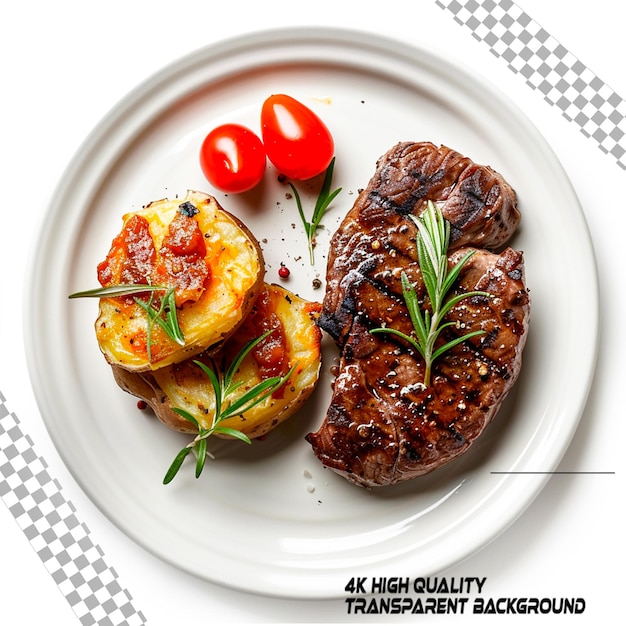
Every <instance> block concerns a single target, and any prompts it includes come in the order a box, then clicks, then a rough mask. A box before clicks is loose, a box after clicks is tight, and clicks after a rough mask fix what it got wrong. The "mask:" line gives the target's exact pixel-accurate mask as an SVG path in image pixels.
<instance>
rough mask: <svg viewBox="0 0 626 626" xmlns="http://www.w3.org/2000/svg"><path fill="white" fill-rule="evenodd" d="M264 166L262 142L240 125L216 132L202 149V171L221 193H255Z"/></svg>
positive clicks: (206, 138) (220, 128)
mask: <svg viewBox="0 0 626 626" xmlns="http://www.w3.org/2000/svg"><path fill="white" fill-rule="evenodd" d="M265 165H266V159H265V151H264V150H263V144H262V143H261V140H260V139H259V137H258V136H257V135H255V134H254V133H253V132H252V131H251V130H250V129H249V128H246V127H245V126H242V125H241V124H223V125H222V126H218V127H217V128H214V129H213V130H212V131H211V132H210V133H209V134H208V135H207V136H206V137H205V139H204V141H203V142H202V147H201V148H200V166H201V167H202V171H203V172H204V175H205V176H206V177H207V179H208V181H209V182H210V183H211V184H212V185H213V186H214V187H217V188H218V189H220V190H221V191H227V192H231V193H241V192H243V191H248V190H249V189H252V188H253V187H254V186H256V185H258V184H259V182H261V179H262V178H263V173H264V172H265Z"/></svg>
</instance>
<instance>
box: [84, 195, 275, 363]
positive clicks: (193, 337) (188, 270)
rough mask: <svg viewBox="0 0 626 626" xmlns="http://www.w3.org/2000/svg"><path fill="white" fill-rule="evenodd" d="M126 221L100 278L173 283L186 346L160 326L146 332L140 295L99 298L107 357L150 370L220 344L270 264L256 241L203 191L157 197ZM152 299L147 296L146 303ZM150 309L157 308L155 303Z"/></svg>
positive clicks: (107, 282) (116, 282)
mask: <svg viewBox="0 0 626 626" xmlns="http://www.w3.org/2000/svg"><path fill="white" fill-rule="evenodd" d="M122 219H123V226H122V230H121V232H120V233H119V235H118V236H117V237H116V238H115V239H114V240H113V243H112V245H111V249H110V251H109V254H108V255H107V257H106V259H105V261H103V262H102V263H100V265H99V266H98V279H99V281H100V283H101V284H102V285H103V286H114V285H119V284H135V283H137V284H147V283H149V284H150V285H152V286H158V285H164V286H167V287H170V288H171V287H174V288H175V301H176V309H177V319H178V324H179V326H180V329H181V331H182V333H183V335H184V345H179V343H177V342H176V341H174V340H172V339H171V338H170V337H168V335H167V334H166V332H165V331H164V330H163V329H162V328H161V327H160V326H159V325H158V324H157V323H154V324H152V325H151V326H150V331H149V332H148V328H149V325H148V315H147V312H146V311H145V310H143V309H142V308H141V307H140V306H139V305H138V304H137V303H136V301H135V297H134V296H123V297H122V296H117V297H106V298H101V299H100V305H99V307H100V308H99V315H98V318H97V320H96V324H95V327H96V336H97V339H98V344H99V346H100V349H101V351H102V352H103V354H104V356H105V358H106V359H107V361H108V362H109V363H110V364H111V365H112V366H115V367H120V368H123V369H126V370H129V371H131V372H144V371H150V370H156V369H159V368H162V367H165V366H168V365H170V364H172V363H176V362H179V361H182V360H184V359H186V358H188V357H190V356H192V355H195V354H199V353H200V352H203V351H206V350H216V349H217V348H219V346H220V345H221V344H222V343H223V342H224V341H225V340H226V339H227V338H228V337H229V336H230V335H231V334H232V333H233V332H234V331H235V330H236V329H237V327H238V326H239V324H240V323H241V322H242V320H243V319H244V318H245V317H246V315H247V314H248V312H249V311H250V309H251V308H252V305H253V303H254V302H255V300H256V298H257V295H258V293H259V291H260V289H261V288H262V286H263V278H264V275H265V265H264V261H263V256H262V252H261V249H260V246H259V243H258V241H257V240H256V239H255V238H254V236H253V235H252V234H251V233H250V231H249V230H248V229H247V228H246V226H245V225H244V224H242V223H241V222H240V221H239V220H238V219H237V218H236V217H234V216H233V215H231V214H230V213H228V212H227V211H226V210H224V209H223V208H222V207H221V206H220V205H219V204H218V202H217V201H216V200H215V198H213V197H211V196H209V195H206V194H203V193H200V192H197V191H189V192H188V193H187V195H186V196H185V198H184V199H182V200H180V199H176V200H168V199H164V200H159V201H156V202H152V203H151V204H149V205H148V206H146V207H145V208H143V209H141V210H139V211H136V212H133V213H128V214H126V215H124V216H123V218H122ZM151 293H152V294H155V293H157V292H151ZM148 296H149V294H147V293H144V294H143V296H142V297H143V298H144V301H148ZM162 296H163V292H162V293H161V294H157V298H158V297H162ZM152 298H153V301H154V298H155V296H154V295H152ZM156 302H157V305H158V299H157V301H156ZM150 306H153V307H154V308H155V309H156V305H154V304H152V302H151V304H150Z"/></svg>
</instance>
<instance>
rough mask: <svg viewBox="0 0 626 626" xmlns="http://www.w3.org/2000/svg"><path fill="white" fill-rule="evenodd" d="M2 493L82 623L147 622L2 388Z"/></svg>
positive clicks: (126, 625) (135, 625)
mask: <svg viewBox="0 0 626 626" xmlns="http://www.w3.org/2000/svg"><path fill="white" fill-rule="evenodd" d="M0 497H1V498H2V500H3V501H4V504H5V505H6V507H7V508H8V509H9V511H10V512H11V514H12V515H13V517H14V518H15V521H16V522H17V524H18V526H19V527H20V528H21V529H22V531H23V532H24V534H25V535H26V538H27V539H28V540H29V541H30V544H31V546H32V547H33V549H34V550H35V552H36V553H37V554H38V555H39V558H40V559H41V560H42V562H43V563H44V565H45V567H46V569H47V570H48V572H50V575H51V576H52V578H53V580H54V581H55V582H56V584H57V585H58V587H59V589H60V591H61V593H62V594H63V595H64V596H65V599H66V600H67V601H68V602H69V604H70V606H71V607H72V609H73V611H74V613H75V614H76V616H77V617H78V619H79V621H80V623H81V624H82V625H83V626H91V625H92V624H99V625H100V626H139V625H142V624H145V623H146V622H145V619H144V617H143V615H142V614H141V613H140V612H137V611H136V610H135V609H134V607H133V604H132V598H131V596H130V594H129V593H128V591H126V589H124V588H123V587H122V586H121V585H120V583H119V581H118V576H117V573H116V572H115V570H114V569H112V568H110V567H109V566H108V565H107V564H106V562H105V560H104V555H103V553H102V550H101V549H100V547H99V546H98V545H96V544H95V543H94V542H93V541H92V539H91V537H90V534H89V530H88V528H87V527H86V526H85V524H81V523H80V522H79V521H78V518H77V516H76V510H75V508H74V505H73V504H72V503H71V502H69V501H68V500H66V498H65V497H64V495H63V492H62V490H61V486H60V485H59V483H58V481H56V480H54V479H53V478H52V477H51V476H50V474H49V472H48V467H47V464H46V462H45V461H44V460H43V459H42V458H41V457H40V456H38V455H37V453H36V452H35V450H34V447H33V442H32V440H31V438H30V437H29V436H28V435H25V434H24V432H23V431H22V428H21V426H20V422H19V420H18V418H17V416H16V415H15V414H13V413H10V412H9V411H8V409H7V407H6V405H5V398H4V396H3V395H2V393H0Z"/></svg>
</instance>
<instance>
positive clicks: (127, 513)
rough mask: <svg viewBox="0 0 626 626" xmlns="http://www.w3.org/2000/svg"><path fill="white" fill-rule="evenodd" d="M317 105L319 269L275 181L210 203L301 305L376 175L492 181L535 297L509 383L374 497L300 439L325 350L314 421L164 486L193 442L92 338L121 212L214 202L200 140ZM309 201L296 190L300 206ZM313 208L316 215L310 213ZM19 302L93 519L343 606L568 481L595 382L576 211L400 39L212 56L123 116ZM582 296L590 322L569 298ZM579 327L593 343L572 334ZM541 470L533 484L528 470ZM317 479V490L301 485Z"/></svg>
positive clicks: (54, 214)
mask: <svg viewBox="0 0 626 626" xmlns="http://www.w3.org/2000/svg"><path fill="white" fill-rule="evenodd" d="M275 92H285V93H289V94H291V95H293V96H295V97H296V98H299V99H300V100H302V101H304V102H305V103H307V104H308V105H310V106H311V107H312V108H314V109H315V110H316V111H317V112H318V113H319V114H320V115H321V116H322V117H323V118H324V120H325V121H326V122H327V123H328V125H329V127H330V129H331V131H332V132H333V134H334V136H335V140H336V148H337V153H336V155H337V166H336V177H335V182H336V184H337V185H341V186H343V188H344V191H343V192H342V194H341V195H340V197H339V199H338V200H337V201H336V202H335V204H334V206H333V208H332V210H330V212H329V213H328V214H327V217H325V219H324V225H325V226H326V230H325V231H323V232H321V234H320V237H319V247H318V248H317V252H316V258H317V263H316V266H315V267H314V268H311V267H310V265H309V264H308V260H307V256H306V248H305V239H304V233H303V230H302V226H301V224H300V222H299V219H298V216H297V213H296V209H295V205H294V202H293V200H289V199H288V198H287V197H286V196H285V192H286V188H285V187H284V186H281V185H280V184H279V183H278V182H277V181H276V180H275V172H272V171H270V172H269V173H268V175H267V176H266V182H265V184H264V185H263V186H262V188H260V189H258V190H256V191H255V192H253V193H249V194H246V195H245V196H230V197H224V195H223V194H219V193H218V194H216V195H217V197H218V199H220V200H221V201H223V204H224V205H225V206H226V207H227V208H228V209H229V210H231V211H232V212H233V213H235V214H237V215H239V216H240V217H242V218H243V220H244V221H245V222H246V223H247V224H248V225H249V226H250V227H251V229H252V230H253V232H254V233H255V234H256V235H257V237H258V238H259V239H260V240H262V242H263V243H262V247H263V249H264V252H265V256H266V261H267V272H268V273H267V277H268V279H269V280H270V281H278V277H277V274H276V272H277V269H278V267H279V265H280V263H281V262H284V263H285V264H286V265H287V266H288V267H289V268H290V269H291V279H290V282H289V283H287V286H289V287H290V288H291V289H293V290H294V291H296V292H298V293H300V294H301V295H303V296H305V297H308V298H311V299H317V300H319V299H321V297H322V290H317V291H316V290H315V289H314V288H313V286H312V281H313V278H315V277H316V276H317V275H320V276H321V277H322V278H323V275H324V270H325V247H326V246H327V242H328V237H329V235H330V233H331V232H332V231H333V230H334V229H335V228H336V226H337V225H338V224H339V222H340V220H341V218H342V215H343V214H344V213H345V211H346V210H347V209H348V208H349V206H350V205H351V203H352V200H353V198H354V197H355V194H356V191H357V190H358V189H359V188H361V187H363V186H364V185H365V184H366V183H367V181H368V179H369V178H370V176H371V175H372V173H373V171H374V165H375V161H376V159H377V158H378V157H379V156H380V155H381V154H382V153H383V152H385V151H386V150H387V149H388V148H389V147H391V146H392V145H393V144H394V143H395V142H397V141H400V140H409V139H412V140H431V141H433V142H435V143H444V144H447V145H450V146H451V147H453V148H456V149H457V150H459V151H460V152H463V153H465V154H467V155H468V156H470V157H471V158H473V159H474V160H476V161H478V162H481V163H486V164H490V165H491V166H493V167H494V168H495V169H497V170H498V171H500V172H501V173H502V174H503V175H504V176H505V177H506V178H507V179H508V180H509V181H510V182H511V183H512V185H513V186H514V187H515V188H516V190H517V191H518V194H519V199H520V206H521V210H522V213H523V226H522V228H521V230H520V232H519V234H518V235H516V237H515V240H514V245H515V247H517V248H519V249H522V250H524V252H525V257H526V263H527V273H528V284H529V287H530V290H531V296H532V300H533V311H532V323H531V332H530V335H529V339H528V344H527V347H526V352H525V363H524V366H523V371H522V374H521V377H520V379H519V382H518V383H517V385H516V387H515V388H514V392H513V393H512V395H511V396H510V398H509V399H508V400H507V402H506V404H505V406H504V408H503V409H502V411H501V413H500V414H499V415H498V417H497V419H496V421H495V422H494V423H493V424H492V425H491V426H490V427H489V428H488V429H487V431H486V432H485V433H484V435H483V436H482V437H481V439H480V440H479V441H478V442H477V443H476V444H475V446H474V447H473V448H472V449H471V450H470V451H469V452H468V453H467V454H465V455H464V456H463V457H461V458H460V459H458V460H457V461H455V462H453V463H451V464H449V465H448V466H446V467H444V468H442V469H440V470H438V471H437V472H435V473H433V474H431V475H429V476H426V477H424V478H421V479H417V480H415V481H412V482H409V483H406V484H402V485H398V486H395V487H390V488H384V489H380V490H374V491H366V490H364V489H360V488H357V487H355V486H352V485H350V484H349V483H347V482H346V481H345V480H343V479H342V478H340V477H338V476H337V475H335V474H334V473H332V472H330V471H328V470H324V469H323V468H322V467H321V465H320V464H319V462H318V461H317V460H316V459H315V458H314V456H313V455H312V452H311V450H310V447H309V445H308V444H307V443H306V442H305V441H304V439H303V437H304V435H305V434H306V433H307V432H309V431H310V430H314V429H316V428H317V426H318V425H319V423H320V422H321V419H322V417H323V414H324V409H325V406H326V404H327V402H328V398H329V388H330V374H329V369H330V365H331V361H332V352H333V349H332V346H328V352H327V354H326V357H329V355H330V357H329V358H327V359H326V360H325V363H324V368H323V369H324V372H323V377H322V380H321V382H320V385H319V387H318V390H317V391H316V393H315V395H314V397H313V398H312V399H311V400H310V402H309V403H308V404H307V405H306V407H305V409H304V410H303V411H302V412H301V413H300V414H299V415H298V416H297V417H294V418H292V420H290V421H289V422H287V423H286V424H284V425H283V426H282V427H281V428H280V429H278V430H277V431H275V432H273V433H272V434H271V435H270V436H269V437H268V438H267V439H266V440H265V441H261V442H256V443H255V444H254V445H253V447H252V448H250V447H248V446H242V445H241V444H239V445H237V444H235V443H224V442H215V443H214V444H213V451H214V453H215V454H216V456H217V460H216V461H214V462H211V463H210V464H209V466H208V467H207V468H205V471H204V474H203V475H202V477H201V478H200V480H196V479H195V478H193V476H192V471H191V468H190V467H185V468H184V470H185V471H181V473H180V474H179V476H177V478H176V479H175V480H174V482H173V483H171V484H170V485H169V486H167V487H166V486H163V485H162V484H161V480H162V477H163V475H164V473H165V470H166V469H167V467H168V465H169V463H170V461H171V460H172V459H173V457H174V455H175V454H176V452H177V451H178V450H179V449H180V447H182V445H183V444H184V443H186V442H187V441H188V439H187V438H186V437H182V436H179V435H178V434H175V433H172V432H170V431H168V430H167V429H165V428H164V427H162V426H160V424H158V423H157V421H156V420H155V419H154V418H153V417H151V416H149V415H147V414H146V413H142V412H140V411H138V410H137V408H136V406H135V400H134V399H133V398H131V397H130V396H128V395H126V394H124V393H123V392H121V391H120V390H119V389H118V388H117V387H116V385H115V383H114V382H113V379H112V376H111V374H110V371H109V369H108V366H107V365H106V364H105V363H104V359H103V358H102V356H101V354H100V352H99V350H98V347H97V344H96V340H95V337H94V332H93V322H94V319H95V314H96V302H95V301H93V300H81V301H76V300H72V301H70V300H68V299H67V295H68V294H69V293H71V292H73V291H76V290H79V289H87V288H90V287H94V286H97V284H96V273H95V268H96V264H97V263H98V262H99V261H100V260H102V259H103V258H104V256H105V255H106V253H107V251H108V248H109V245H110V242H111V239H112V238H113V236H114V235H115V234H116V233H117V231H118V230H119V226H120V224H121V221H120V217H121V215H122V213H124V212H126V211H128V210H131V209H136V208H139V207H140V206H142V205H143V204H145V203H146V202H148V201H150V200H156V199H159V198H162V197H164V196H170V197H172V196H174V195H176V194H178V195H183V194H184V193H185V191H186V190H187V189H188V188H191V189H198V190H203V191H209V192H211V191H212V190H211V188H210V187H209V185H208V184H207V183H206V181H205V180H204V178H203V176H202V174H201V172H200V169H199V166H198V159H197V153H198V146H199V144H200V142H201V140H202V138H203V136H204V134H205V133H206V132H207V131H208V130H209V129H211V128H212V127H213V126H215V125H216V124H218V123H220V122H224V121H237V122H242V123H244V124H247V125H249V126H251V127H252V128H254V129H258V125H259V121H258V115H259V111H260V106H261V103H262V102H263V100H264V99H265V97H267V96H268V95H269V94H271V93H275ZM311 200H312V196H311V195H310V194H307V193H306V192H305V201H307V202H309V201H311ZM309 210H310V208H309ZM37 250H38V252H37V254H36V256H35V258H34V259H33V262H32V269H31V282H30V294H29V302H28V303H27V306H26V311H27V314H28V315H29V319H28V320H27V344H28V347H27V352H28V359H29V367H30V371H31V377H32V382H33V386H34V389H35V393H36V396H37V399H38V402H39V404H40V407H41V412H42V415H43V418H44V420H45V423H46V425H47V427H48V429H49V431H50V434H51V436H52V438H53V440H54V442H55V445H56V446H57V447H58V450H59V452H60V454H61V455H62V457H63V459H64V461H65V463H66V464H67V466H68V468H69V469H70V471H71V472H72V473H73V475H74V476H75V478H76V480H77V481H78V482H79V483H80V485H81V486H82V487H83V489H84V490H85V492H86V493H87V494H88V495H89V496H90V497H91V498H92V499H93V501H94V502H95V503H96V504H97V505H98V506H99V507H100V509H101V510H102V511H103V513H105V514H106V515H107V516H109V517H110V519H111V520H113V522H114V523H115V524H117V525H118V526H119V528H121V529H122V530H123V531H124V532H125V533H127V534H128V535H129V536H130V537H132V538H134V539H135V540H136V541H137V542H138V543H140V544H141V545H143V546H145V548H146V549H148V550H150V551H151V552H153V553H154V554H156V555H158V556H160V557H162V558H163V559H165V560H167V561H169V562H171V563H172V564H174V565H176V566H178V567H180V568H182V569H184V570H187V571H188V572H191V573H193V574H195V575H197V576H199V577H203V578H206V579H209V580H211V581H215V582H218V583H222V584H224V585H227V586H231V587H234V588H239V589H243V590H248V591H252V592H258V593H264V594H269V595H276V596H284V597H294V598H297V597H301V598H304V597H309V598H314V597H338V596H341V595H343V593H344V587H345V585H346V584H347V582H348V581H349V579H350V578H351V577H352V576H354V575H361V576H402V575H406V576H422V575H431V574H434V573H436V572H438V571H441V570H442V569H444V568H447V567H449V566H451V565H453V564H454V563H456V562H458V561H460V560H461V559H463V558H465V557H467V556H468V555H470V554H472V553H473V552H474V551H476V550H478V549H479V548H481V547H482V546H484V545H485V544H486V543H488V542H489V541H490V540H492V539H493V538H494V537H495V536H497V535H498V534H499V533H500V532H501V531H503V530H504V529H505V528H506V527H507V526H508V525H509V524H510V523H511V522H512V521H513V520H514V519H515V518H516V517H517V516H518V515H520V513H521V512H522V511H523V510H524V509H525V508H526V507H527V506H528V504H529V503H530V502H531V501H532V500H533V498H534V497H535V496H536V495H537V494H538V492H539V491H540V489H541V488H542V486H543V485H544V483H545V482H546V480H547V478H548V474H543V473H542V472H550V471H552V470H554V469H555V468H556V467H557V464H558V463H559V460H560V458H561V456H562V455H563V453H564V451H565V450H566V448H567V446H568V443H569V441H570V439H571V437H572V435H573V433H574V431H575V428H576V425H577V423H578V420H579V416H580V414H581V412H582V409H583V406H584V402H585V399H586V395H587V391H588V388H589V385H590V380H591V377H592V372H593V367H594V361H595V351H596V331H597V320H596V310H597V294H596V284H597V283H596V276H595V263H594V255H593V250H592V247H591V244H590V240H589V235H588V232H587V229H586V225H585V222H584V218H583V215H582V212H581V209H580V207H579V204H578V201H577V199H576V197H575V194H574V192H573V190H572V188H571V186H570V184H569V182H568V180H567V177H566V175H565V174H564V172H563V170H562V168H561V166H560V165H559V163H558V162H557V160H556V158H555V156H554V155H553V153H552V151H551V150H550V148H549V147H548V146H547V145H546V143H545V141H544V140H543V139H542V138H541V137H540V136H539V134H538V132H537V131H536V130H535V128H534V127H533V126H532V125H531V124H530V123H529V122H528V121H527V119H526V118H525V117H524V115H523V114H522V113H520V111H519V110H518V109H517V108H516V107H515V106H514V105H512V103H511V102H509V101H508V100H507V99H506V98H505V97H503V96H502V95H501V94H500V93H499V92H498V91H497V90H495V89H494V88H493V86H491V85H490V84H487V83H486V82H485V81H483V80H482V79H481V78H479V77H477V76H476V75H474V74H473V73H471V72H469V71H468V70H467V69H464V68H459V67H454V66H452V65H451V64H450V63H448V62H447V61H446V60H444V59H442V58H438V57H437V56H433V55H432V54H431V53H429V52H426V51H424V50H421V49H417V48H410V47H406V46H404V45H401V44H399V43H398V42H395V41H387V40H384V39H379V38H376V37H373V36H371V35H369V34H368V35H363V34H358V33H354V32H345V31H334V30H318V29H302V30H300V31H297V32H294V30H293V29H290V30H289V31H285V32H283V31H277V32H266V33H259V34H254V35H249V36H246V37H243V38H240V39H236V40H233V41H230V42H228V43H220V44H219V46H218V47H209V48H206V49H202V50H200V51H198V52H197V53H195V54H193V55H191V56H189V57H187V58H184V59H183V60H182V61H180V62H178V63H175V64H173V65H172V66H170V67H168V68H166V69H165V70H163V71H162V72H160V73H159V74H158V75H156V76H154V77H153V78H151V79H150V80H148V81H147V82H146V83H144V84H142V85H141V86H140V87H139V88H138V89H137V90H135V91H134V92H132V93H131V94H130V95H129V96H128V97H127V98H126V99H125V100H124V101H123V102H121V103H120V105H119V106H118V107H116V108H115V109H114V110H113V111H112V112H111V113H110V114H109V115H108V117H106V119H104V120H103V121H102V123H101V124H100V125H99V126H98V127H97V128H96V129H95V131H94V132H93V133H92V135H91V136H90V137H89V138H88V139H87V140H86V142H85V144H84V146H83V147H82V149H81V150H80V152H79V153H78V154H77V156H76V158H75V159H74V160H73V162H72V164H71V165H70V167H69V169H68V170H67V172H66V173H65V175H64V177H63V179H62V181H61V183H60V185H59V187H58V189H57V191H56V193H55V196H54V198H53V200H52V203H51V205H50V208H49V211H48V213H47V215H46V218H45V225H43V227H42V230H41V233H40V237H39V243H38V246H37ZM580 285H584V286H585V298H584V300H585V305H584V307H583V306H581V301H580V297H579V295H578V294H577V292H578V289H579V287H580ZM582 326H584V327H585V332H584V333H581V332H580V330H579V329H580V328H581V327H582ZM535 472H539V473H535ZM309 474H310V476H309Z"/></svg>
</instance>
